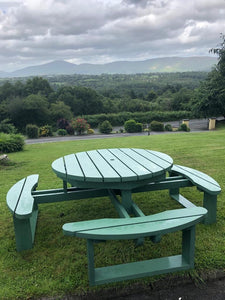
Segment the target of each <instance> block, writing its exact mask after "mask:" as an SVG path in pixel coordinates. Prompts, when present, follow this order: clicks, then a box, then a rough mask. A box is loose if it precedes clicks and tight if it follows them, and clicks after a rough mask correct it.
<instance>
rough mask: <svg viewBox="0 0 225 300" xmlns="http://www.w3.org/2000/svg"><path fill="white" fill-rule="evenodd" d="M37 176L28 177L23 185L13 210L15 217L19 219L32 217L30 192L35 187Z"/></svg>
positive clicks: (32, 200)
mask: <svg viewBox="0 0 225 300" xmlns="http://www.w3.org/2000/svg"><path fill="white" fill-rule="evenodd" d="M38 177H39V176H38V174H34V175H30V176H28V177H27V178H26V182H25V185H24V187H23V190H22V193H21V195H20V199H19V201H18V204H17V207H16V209H15V216H16V217H18V218H20V217H22V218H25V217H26V218H27V217H29V216H31V215H32V211H33V206H34V198H33V196H32V194H31V191H32V190H33V189H34V188H36V187H37V184H38Z"/></svg>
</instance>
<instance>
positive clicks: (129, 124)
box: [124, 120, 137, 133]
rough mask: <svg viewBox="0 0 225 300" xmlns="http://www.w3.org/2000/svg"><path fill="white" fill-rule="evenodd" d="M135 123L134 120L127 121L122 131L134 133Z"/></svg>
mask: <svg viewBox="0 0 225 300" xmlns="http://www.w3.org/2000/svg"><path fill="white" fill-rule="evenodd" d="M136 125H137V123H136V121H135V120H128V121H126V122H125V123H124V129H125V130H126V132H129V133H131V132H136V130H137V127H136Z"/></svg>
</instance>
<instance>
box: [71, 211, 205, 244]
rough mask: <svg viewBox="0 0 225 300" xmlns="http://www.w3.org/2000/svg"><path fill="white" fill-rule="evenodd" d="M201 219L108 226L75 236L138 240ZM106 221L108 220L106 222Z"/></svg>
mask: <svg viewBox="0 0 225 300" xmlns="http://www.w3.org/2000/svg"><path fill="white" fill-rule="evenodd" d="M200 219H203V217H202V215H201V216H194V217H185V218H179V219H173V220H172V219H170V220H164V221H156V222H151V223H150V224H149V222H146V223H143V222H141V223H137V224H129V225H121V226H110V227H107V228H97V229H90V230H85V231H79V232H77V234H76V236H77V237H81V238H86V239H94V240H120V239H138V238H141V237H147V236H151V235H161V234H166V233H169V232H174V231H178V230H182V229H183V228H186V227H188V226H192V225H194V224H196V223H197V222H199V220H200ZM107 221H108V220H107Z"/></svg>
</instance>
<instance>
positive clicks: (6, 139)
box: [0, 133, 24, 153]
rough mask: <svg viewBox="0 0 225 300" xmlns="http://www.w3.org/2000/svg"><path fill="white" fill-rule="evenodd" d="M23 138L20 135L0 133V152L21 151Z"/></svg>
mask: <svg viewBox="0 0 225 300" xmlns="http://www.w3.org/2000/svg"><path fill="white" fill-rule="evenodd" d="M23 147H24V137H23V136H22V135H21V134H14V133H13V134H7V133H0V152H2V153H9V152H17V151H21V150H23Z"/></svg>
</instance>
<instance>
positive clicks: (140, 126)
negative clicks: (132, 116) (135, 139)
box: [136, 123, 143, 132]
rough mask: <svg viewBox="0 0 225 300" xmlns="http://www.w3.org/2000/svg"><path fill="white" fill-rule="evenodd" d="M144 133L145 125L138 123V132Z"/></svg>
mask: <svg viewBox="0 0 225 300" xmlns="http://www.w3.org/2000/svg"><path fill="white" fill-rule="evenodd" d="M142 131H143V124H142V123H136V132H142Z"/></svg>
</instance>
